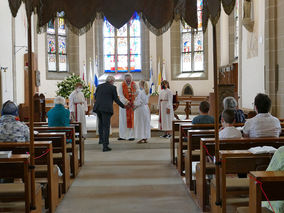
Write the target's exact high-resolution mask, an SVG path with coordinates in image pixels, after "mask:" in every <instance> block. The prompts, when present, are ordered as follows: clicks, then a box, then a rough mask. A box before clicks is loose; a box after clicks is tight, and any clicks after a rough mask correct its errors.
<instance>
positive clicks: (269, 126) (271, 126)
mask: <svg viewBox="0 0 284 213" xmlns="http://www.w3.org/2000/svg"><path fill="white" fill-rule="evenodd" d="M270 107H271V100H270V98H269V97H268V96H267V95H265V94H262V93H259V94H258V95H257V96H256V97H255V99H254V108H255V111H256V113H257V115H256V116H255V117H253V118H251V119H248V120H247V121H246V123H245V125H244V128H243V133H244V136H245V137H251V138H258V137H279V135H280V133H281V125H280V121H279V119H278V118H276V117H274V116H272V115H271V114H270V113H269V110H270Z"/></svg>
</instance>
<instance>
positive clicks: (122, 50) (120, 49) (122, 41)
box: [117, 37, 127, 54]
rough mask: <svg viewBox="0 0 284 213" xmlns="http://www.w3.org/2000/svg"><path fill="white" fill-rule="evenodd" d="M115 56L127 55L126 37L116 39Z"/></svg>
mask: <svg viewBox="0 0 284 213" xmlns="http://www.w3.org/2000/svg"><path fill="white" fill-rule="evenodd" d="M117 54H127V37H126V38H117Z"/></svg>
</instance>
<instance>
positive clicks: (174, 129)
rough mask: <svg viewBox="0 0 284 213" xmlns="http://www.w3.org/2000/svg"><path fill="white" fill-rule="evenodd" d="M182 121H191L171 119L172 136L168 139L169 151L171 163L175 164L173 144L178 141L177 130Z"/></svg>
mask: <svg viewBox="0 0 284 213" xmlns="http://www.w3.org/2000/svg"><path fill="white" fill-rule="evenodd" d="M182 123H191V120H173V121H172V137H171V141H170V152H171V163H172V164H174V165H176V153H175V152H176V151H175V144H176V143H178V141H179V137H176V135H177V136H178V134H177V132H178V131H179V124H182Z"/></svg>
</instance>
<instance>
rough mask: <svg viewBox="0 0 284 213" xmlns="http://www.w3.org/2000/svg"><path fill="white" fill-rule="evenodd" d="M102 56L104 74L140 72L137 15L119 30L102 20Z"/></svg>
mask: <svg viewBox="0 0 284 213" xmlns="http://www.w3.org/2000/svg"><path fill="white" fill-rule="evenodd" d="M103 54H104V72H106V73H124V72H141V70H142V66H141V23H140V17H139V16H138V14H137V13H134V15H133V16H132V18H131V20H130V21H129V22H128V23H127V24H125V25H124V26H123V27H121V28H120V29H115V28H114V27H113V26H112V25H111V24H110V23H109V22H108V21H107V19H106V18H104V23H103Z"/></svg>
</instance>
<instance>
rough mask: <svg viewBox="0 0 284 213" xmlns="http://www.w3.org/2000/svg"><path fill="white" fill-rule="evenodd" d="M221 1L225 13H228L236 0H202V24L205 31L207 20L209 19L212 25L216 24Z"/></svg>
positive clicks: (232, 8)
mask: <svg viewBox="0 0 284 213" xmlns="http://www.w3.org/2000/svg"><path fill="white" fill-rule="evenodd" d="M221 3H222V5H223V8H224V11H225V13H226V14H227V15H230V14H231V13H232V11H233V10H234V7H235V4H236V0H203V8H202V24H203V31H204V32H205V30H206V28H207V25H208V20H209V19H210V20H211V22H212V24H213V25H216V24H217V23H218V21H219V18H220V13H221Z"/></svg>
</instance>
